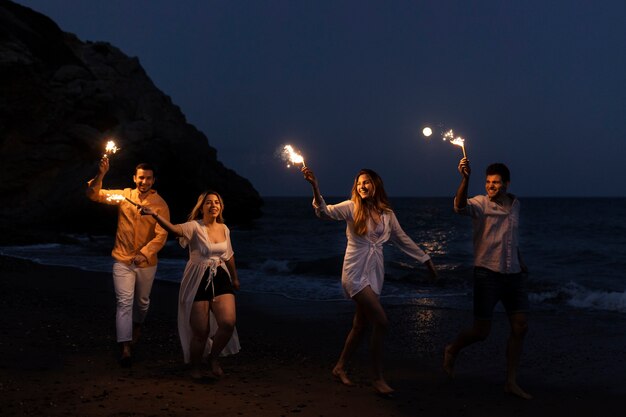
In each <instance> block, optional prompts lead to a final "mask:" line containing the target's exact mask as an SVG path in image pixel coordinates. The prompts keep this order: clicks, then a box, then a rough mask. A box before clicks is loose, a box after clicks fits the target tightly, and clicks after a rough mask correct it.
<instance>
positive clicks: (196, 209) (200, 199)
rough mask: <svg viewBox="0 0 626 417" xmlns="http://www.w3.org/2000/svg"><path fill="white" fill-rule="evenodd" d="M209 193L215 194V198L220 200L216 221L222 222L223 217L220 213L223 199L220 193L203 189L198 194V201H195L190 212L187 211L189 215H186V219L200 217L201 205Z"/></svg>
mask: <svg viewBox="0 0 626 417" xmlns="http://www.w3.org/2000/svg"><path fill="white" fill-rule="evenodd" d="M211 194H213V195H215V196H217V199H218V200H219V201H220V206H221V208H220V214H219V215H218V216H217V219H216V220H217V222H218V223H224V217H223V216H222V214H223V213H224V200H222V196H221V195H219V194H218V193H216V192H215V191H211V190H208V191H205V192H203V193H202V194H200V196H199V197H198V201H197V202H196V205H195V206H194V207H193V209H192V210H191V213H189V217H187V221H192V220H197V219H201V218H202V206H203V205H204V202H205V200H206V198H207V197H208V196H210V195H211Z"/></svg>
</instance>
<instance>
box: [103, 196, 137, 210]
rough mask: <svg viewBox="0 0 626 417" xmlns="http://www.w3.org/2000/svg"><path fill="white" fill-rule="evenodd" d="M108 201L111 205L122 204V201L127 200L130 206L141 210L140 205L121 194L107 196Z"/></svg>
mask: <svg viewBox="0 0 626 417" xmlns="http://www.w3.org/2000/svg"><path fill="white" fill-rule="evenodd" d="M106 200H107V201H109V202H111V203H121V202H122V201H124V200H126V201H128V202H129V203H130V204H132V205H133V206H135V207H138V208H141V206H140V205H139V204H137V203H135V202H134V201H133V200H131V199H130V198H128V197H124V196H123V195H121V194H107V199H106Z"/></svg>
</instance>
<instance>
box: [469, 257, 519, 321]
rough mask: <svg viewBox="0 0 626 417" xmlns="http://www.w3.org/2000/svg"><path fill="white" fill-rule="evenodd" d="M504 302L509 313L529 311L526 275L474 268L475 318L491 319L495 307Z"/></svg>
mask: <svg viewBox="0 0 626 417" xmlns="http://www.w3.org/2000/svg"><path fill="white" fill-rule="evenodd" d="M498 301H501V302H502V305H503V306H504V309H505V311H506V313H507V314H509V315H511V314H514V313H526V312H528V292H527V291H526V275H525V274H522V273H517V274H501V273H499V272H493V271H491V270H489V269H486V268H481V267H475V268H474V318H475V319H477V320H491V318H492V317H493V309H494V308H495V306H496V304H498Z"/></svg>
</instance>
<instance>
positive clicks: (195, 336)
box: [189, 301, 210, 379]
mask: <svg viewBox="0 0 626 417" xmlns="http://www.w3.org/2000/svg"><path fill="white" fill-rule="evenodd" d="M189 324H190V325H191V332H192V336H191V343H190V346H189V350H190V357H191V377H192V378H196V379H197V378H201V377H202V372H201V370H200V365H201V364H202V355H203V354H204V348H205V346H206V341H207V338H208V337H209V330H210V323H209V302H208V301H194V302H193V304H192V306H191V316H190V317H189Z"/></svg>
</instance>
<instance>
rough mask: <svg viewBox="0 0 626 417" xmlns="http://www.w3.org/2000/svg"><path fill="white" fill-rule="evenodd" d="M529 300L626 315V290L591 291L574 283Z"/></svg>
mask: <svg viewBox="0 0 626 417" xmlns="http://www.w3.org/2000/svg"><path fill="white" fill-rule="evenodd" d="M529 298H530V301H531V302H533V303H537V304H546V303H549V304H566V305H568V306H571V307H575V308H580V309H586V310H588V309H591V310H603V311H614V312H618V313H626V290H625V291H623V292H619V291H601V290H600V291H599V290H590V289H588V288H586V287H584V286H582V285H579V284H576V283H574V282H568V283H567V284H566V285H565V286H563V287H561V288H556V289H553V290H549V291H544V292H539V293H531V294H530V295H529Z"/></svg>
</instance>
